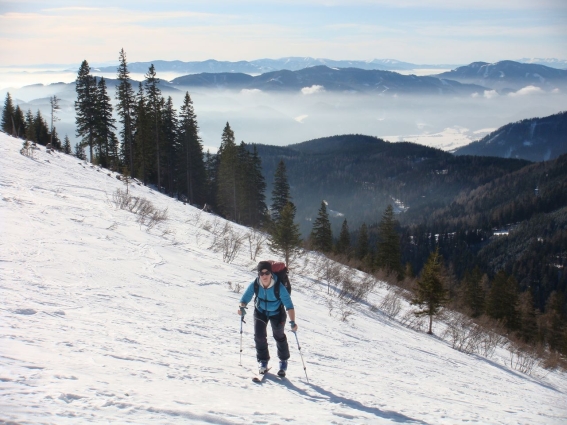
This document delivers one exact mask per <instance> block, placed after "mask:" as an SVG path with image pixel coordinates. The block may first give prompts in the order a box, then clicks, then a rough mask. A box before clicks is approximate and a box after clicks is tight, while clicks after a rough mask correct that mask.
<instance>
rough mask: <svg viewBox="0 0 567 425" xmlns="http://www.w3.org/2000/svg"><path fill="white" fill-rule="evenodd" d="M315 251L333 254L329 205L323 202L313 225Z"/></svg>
mask: <svg viewBox="0 0 567 425" xmlns="http://www.w3.org/2000/svg"><path fill="white" fill-rule="evenodd" d="M311 240H312V242H313V249H315V250H317V251H321V252H324V253H327V252H331V250H332V249H333V233H332V232H331V222H330V221H329V214H328V213H327V203H326V202H325V201H322V202H321V207H320V208H319V213H318V214H317V218H316V219H315V222H314V223H313V230H312V231H311Z"/></svg>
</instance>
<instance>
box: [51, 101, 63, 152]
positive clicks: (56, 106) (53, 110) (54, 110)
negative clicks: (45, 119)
mask: <svg viewBox="0 0 567 425" xmlns="http://www.w3.org/2000/svg"><path fill="white" fill-rule="evenodd" d="M60 100H61V99H59V98H58V97H57V96H55V95H53V96H51V97H50V98H49V105H50V107H51V126H50V128H49V133H50V135H51V137H50V139H49V143H51V146H54V144H53V143H54V140H53V133H54V132H55V127H54V123H55V122H57V121H59V118H58V117H57V112H59V111H60V110H61V108H60V107H59V101H60ZM55 143H56V142H55Z"/></svg>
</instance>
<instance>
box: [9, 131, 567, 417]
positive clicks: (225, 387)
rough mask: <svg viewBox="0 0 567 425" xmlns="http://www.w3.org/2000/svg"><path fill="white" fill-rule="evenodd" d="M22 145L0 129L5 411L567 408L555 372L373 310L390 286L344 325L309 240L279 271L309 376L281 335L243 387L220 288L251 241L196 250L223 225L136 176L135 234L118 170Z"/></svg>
mask: <svg viewBox="0 0 567 425" xmlns="http://www.w3.org/2000/svg"><path fill="white" fill-rule="evenodd" d="M20 147H21V141H19V140H16V139H13V138H10V137H8V136H5V135H4V134H0V192H1V193H0V195H1V197H0V199H1V200H0V223H1V229H2V238H1V239H0V293H1V298H0V423H17V424H78V423H81V424H82V423H103V424H109V423H112V424H181V423H214V424H249V423H257V424H282V423H291V424H311V423H323V424H327V423H332V424H345V423H356V424H392V423H405V424H410V423H415V424H465V423H490V424H547V425H549V424H564V423H566V422H567V402H566V401H567V397H566V393H567V380H566V379H565V375H564V374H562V373H559V372H556V371H546V370H541V369H539V368H536V370H535V372H534V373H532V374H531V376H528V375H524V374H522V373H520V372H518V371H517V370H513V369H510V368H509V367H508V363H509V359H508V357H507V355H508V353H507V352H506V351H505V350H504V349H503V348H499V349H498V350H497V352H496V353H495V355H494V356H493V357H491V358H490V359H486V358H483V357H480V356H477V355H466V354H463V353H461V352H459V351H456V350H454V349H452V348H451V346H450V345H449V344H448V343H447V342H445V341H443V340H442V339H441V338H439V337H438V336H428V335H426V334H424V333H423V332H418V331H415V330H412V329H409V328H407V327H404V326H402V325H401V324H400V322H397V321H395V320H389V319H388V318H387V317H386V315H384V314H383V312H381V311H380V310H379V309H376V308H370V306H372V305H379V304H380V302H381V300H382V299H383V298H384V297H385V296H386V295H387V294H389V293H390V292H389V288H388V286H387V285H385V284H379V285H378V286H377V287H376V289H375V290H374V291H373V293H372V294H371V295H370V297H369V299H368V302H366V303H363V304H360V305H358V306H357V307H356V308H353V309H351V312H352V313H353V314H352V315H351V316H350V317H349V319H348V321H347V322H346V323H344V322H342V321H341V320H340V316H341V313H340V308H339V304H338V303H337V302H336V300H337V298H336V297H333V296H329V295H327V283H326V282H325V281H318V280H317V279H316V277H315V274H314V273H313V270H314V269H315V267H314V264H315V263H317V262H318V261H320V260H321V257H319V256H317V255H316V254H312V253H308V254H305V255H303V256H302V257H301V259H300V260H297V261H296V264H295V268H294V269H293V271H292V274H291V278H292V282H293V288H294V289H293V293H292V297H293V300H294V304H295V306H296V310H297V323H298V325H299V331H298V333H297V336H298V338H299V341H300V343H301V348H302V350H301V351H302V353H303V355H304V358H305V361H306V366H307V373H308V375H309V382H307V380H306V378H305V375H304V371H303V367H302V363H301V358H300V356H299V354H298V350H297V344H296V341H295V338H294V337H293V335H292V334H290V333H288V338H289V341H290V349H291V353H292V357H291V359H290V365H289V370H288V379H285V380H283V381H280V380H279V379H278V378H276V377H274V376H272V375H270V376H268V377H267V378H266V379H265V381H264V383H263V384H261V385H259V384H255V383H253V382H252V381H251V377H252V376H253V372H254V370H255V368H256V363H255V352H254V345H253V335H252V320H251V319H249V320H248V321H247V323H246V324H245V325H244V333H243V340H244V345H243V356H242V366H239V347H240V345H239V343H240V321H239V318H238V316H237V315H236V309H237V303H238V300H239V297H240V294H238V293H236V292H234V291H233V290H231V289H230V286H232V288H235V287H236V286H237V285H239V284H240V285H246V284H247V283H248V282H250V281H251V280H252V279H253V277H254V272H253V269H254V265H255V263H256V262H255V261H252V260H251V259H250V253H249V251H248V248H247V246H246V247H245V248H244V249H243V250H242V251H241V252H240V253H239V255H238V256H237V257H236V258H235V260H234V261H233V262H232V263H231V264H227V263H224V262H223V261H222V255H221V253H219V252H213V251H212V250H210V249H208V247H209V246H210V244H211V241H212V238H213V237H212V233H211V232H212V231H213V230H215V228H218V227H219V226H221V227H222V226H223V225H224V223H225V222H224V221H222V220H220V219H218V218H215V217H214V216H211V215H209V214H206V213H200V212H199V210H197V209H195V208H193V207H190V206H188V205H183V203H181V202H177V201H175V200H173V199H171V198H168V197H166V196H164V195H162V194H160V193H157V192H156V191H154V190H152V189H150V188H148V187H143V186H138V185H135V186H133V187H131V190H132V193H133V194H134V195H135V196H142V197H145V198H146V199H148V200H150V201H151V202H152V203H154V205H155V206H157V207H158V208H160V209H163V208H167V209H168V214H169V220H168V221H167V222H166V223H162V224H160V225H158V226H156V227H155V228H153V229H151V230H149V231H148V230H147V229H146V228H145V227H144V226H141V225H140V224H138V223H137V222H136V216H135V215H134V214H132V213H130V212H128V211H124V210H118V209H116V208H115V207H114V205H113V203H112V202H111V200H112V195H113V193H114V192H115V190H116V189H118V188H122V187H123V185H122V184H121V182H119V181H118V180H117V179H116V177H115V175H114V173H110V176H109V175H108V173H109V172H107V171H106V170H100V169H98V168H97V167H91V166H90V165H89V164H86V163H84V162H81V161H78V160H77V159H76V158H74V157H72V156H67V155H64V154H60V153H54V154H50V153H46V151H45V149H44V148H43V147H41V148H40V151H38V152H37V151H36V153H35V158H34V159H32V158H28V157H25V156H23V155H21V154H20V153H19V150H20ZM234 228H235V231H237V232H240V233H242V234H244V233H245V232H247V231H248V230H247V229H245V228H243V227H239V226H234ZM207 229H208V230H207ZM261 258H273V254H269V253H267V252H264V253H263V254H261ZM361 277H362V276H361ZM229 282H230V285H229ZM331 289H332V288H331ZM329 302H333V303H334V304H333V305H334V306H335V307H336V308H335V309H334V310H333V311H332V312H331V314H330V313H329V308H328V303H329ZM408 308H409V307H408V305H407V303H406V302H405V301H404V303H403V305H402V309H403V310H404V311H407V310H408ZM247 317H248V318H249V316H247ZM443 327H444V325H443V324H442V323H439V322H436V323H435V325H434V331H435V333H436V334H437V335H440V334H441V331H442V329H443ZM270 348H271V350H272V356H273V357H272V362H273V363H275V361H276V360H277V359H276V358H275V347H274V344H273V341H272V340H271V338H270Z"/></svg>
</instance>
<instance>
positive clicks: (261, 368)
mask: <svg viewBox="0 0 567 425" xmlns="http://www.w3.org/2000/svg"><path fill="white" fill-rule="evenodd" d="M267 371H268V361H267V360H259V361H258V373H259V374H260V375H264V374H265V373H266V372H267Z"/></svg>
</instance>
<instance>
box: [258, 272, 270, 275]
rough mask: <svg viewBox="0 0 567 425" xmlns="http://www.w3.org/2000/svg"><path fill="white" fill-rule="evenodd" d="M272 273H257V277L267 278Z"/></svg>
mask: <svg viewBox="0 0 567 425" xmlns="http://www.w3.org/2000/svg"><path fill="white" fill-rule="evenodd" d="M271 274H272V272H258V276H269V275H271Z"/></svg>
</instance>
